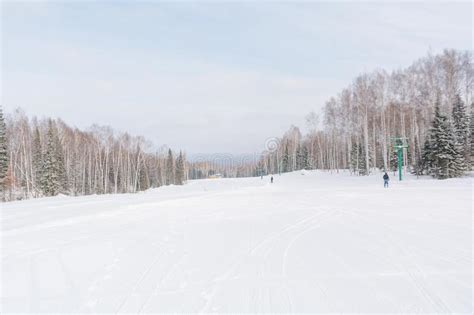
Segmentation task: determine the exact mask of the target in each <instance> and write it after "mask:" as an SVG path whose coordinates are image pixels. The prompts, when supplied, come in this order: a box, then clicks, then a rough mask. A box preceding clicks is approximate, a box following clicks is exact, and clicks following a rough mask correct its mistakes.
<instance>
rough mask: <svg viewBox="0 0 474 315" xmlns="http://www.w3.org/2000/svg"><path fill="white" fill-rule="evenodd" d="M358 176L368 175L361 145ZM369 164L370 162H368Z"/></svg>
mask: <svg viewBox="0 0 474 315" xmlns="http://www.w3.org/2000/svg"><path fill="white" fill-rule="evenodd" d="M358 157H359V175H369V174H367V166H366V164H367V161H366V160H365V149H364V146H363V145H359V156H358ZM369 163H370V160H369Z"/></svg>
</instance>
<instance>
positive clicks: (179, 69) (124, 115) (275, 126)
mask: <svg viewBox="0 0 474 315" xmlns="http://www.w3.org/2000/svg"><path fill="white" fill-rule="evenodd" d="M1 8H2V15H1V19H2V23H1V26H2V39H1V44H2V47H1V48H2V49H1V52H2V63H1V74H2V94H1V104H3V106H4V108H5V110H6V111H7V112H8V111H10V112H11V111H12V110H13V108H15V107H18V106H19V107H22V108H23V109H25V110H26V112H27V113H28V114H29V115H38V116H40V117H41V116H53V117H61V118H62V119H63V120H65V121H66V122H68V123H70V124H72V125H76V126H78V127H81V128H84V127H87V126H89V125H91V124H92V123H99V124H105V125H110V126H112V127H113V128H114V129H117V130H122V131H130V132H131V133H134V134H140V135H144V136H145V137H146V138H147V139H150V140H152V141H153V142H154V143H155V144H156V145H161V144H168V145H170V146H172V147H176V148H182V149H185V150H186V151H188V152H189V153H212V152H230V153H251V152H254V151H260V150H261V149H262V148H263V145H264V142H265V139H266V138H268V137H272V136H280V135H281V134H282V133H283V132H284V131H285V130H286V129H287V128H288V127H289V126H290V125H291V124H296V125H300V126H303V125H304V116H305V115H306V114H307V113H308V112H309V111H311V110H315V111H318V110H319V109H320V108H321V107H322V106H323V105H324V102H325V101H326V100H327V99H328V98H329V97H330V96H333V95H335V94H336V93H337V92H339V91H340V90H341V89H342V88H343V87H345V86H347V85H348V84H349V83H350V82H351V81H352V79H353V78H354V77H355V76H356V75H357V74H359V73H361V72H364V71H372V70H374V69H376V68H385V69H387V70H392V69H396V68H399V67H405V66H409V65H410V64H411V63H412V62H413V61H414V60H416V59H418V58H419V57H422V56H424V55H426V53H427V52H428V50H430V49H431V51H432V52H433V53H439V52H441V51H442V50H443V49H444V48H456V49H462V50H467V49H472V14H473V9H472V5H471V3H470V2H464V3H462V2H458V3H449V2H432V3H430V2H425V3H408V2H393V3H376V2H372V3H367V2H364V3H362V2H300V3H298V2H291V3H290V2H258V1H246V2H232V3H230V2H227V3H218V2H204V1H202V2H201V1H195V2H187V1H186V2H175V3H173V2H158V1H148V2H132V1H121V2H112V1H99V2H92V1H77V2H72V1H70V2H65V1H64V2H61V1H51V2H33V1H25V2H18V1H3V2H2V6H1Z"/></svg>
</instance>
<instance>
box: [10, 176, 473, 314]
mask: <svg viewBox="0 0 474 315" xmlns="http://www.w3.org/2000/svg"><path fill="white" fill-rule="evenodd" d="M1 207H2V208H1V224H2V252H1V265H2V274H1V275H2V279H1V283H2V291H1V306H2V310H1V311H2V312H114V313H115V312H200V311H201V312H213V311H218V312H230V311H232V312H449V311H452V312H472V300H473V295H472V224H473V221H472V182H471V179H470V178H464V179H451V180H445V181H437V180H432V179H428V178H425V179H418V180H417V179H415V178H408V180H406V181H404V182H401V183H399V182H397V181H395V179H394V178H393V179H392V181H391V187H390V188H389V189H384V188H383V183H382V180H381V175H380V174H377V175H376V176H368V177H351V176H349V175H348V174H329V173H321V172H305V173H304V175H303V174H302V173H301V172H295V173H291V174H285V175H282V176H278V175H276V176H275V183H274V184H269V179H268V178H264V179H263V180H261V179H260V178H247V179H214V180H201V181H193V182H190V183H189V184H188V185H185V186H183V187H176V186H171V187H164V188H160V189H155V190H149V191H147V192H145V193H139V194H133V195H106V196H88V197H78V198H70V197H55V198H45V199H39V200H30V201H23V202H13V203H7V204H2V205H1Z"/></svg>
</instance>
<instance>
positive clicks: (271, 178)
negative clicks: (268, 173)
mask: <svg viewBox="0 0 474 315" xmlns="http://www.w3.org/2000/svg"><path fill="white" fill-rule="evenodd" d="M270 183H272V184H273V176H272V177H270Z"/></svg>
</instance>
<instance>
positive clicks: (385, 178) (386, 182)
mask: <svg viewBox="0 0 474 315" xmlns="http://www.w3.org/2000/svg"><path fill="white" fill-rule="evenodd" d="M389 180H390V177H388V174H387V172H385V174H384V175H383V187H384V188H387V187H388V181H389Z"/></svg>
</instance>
